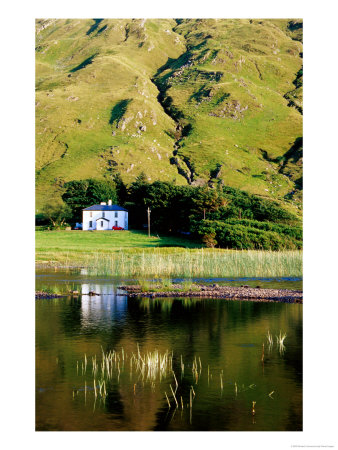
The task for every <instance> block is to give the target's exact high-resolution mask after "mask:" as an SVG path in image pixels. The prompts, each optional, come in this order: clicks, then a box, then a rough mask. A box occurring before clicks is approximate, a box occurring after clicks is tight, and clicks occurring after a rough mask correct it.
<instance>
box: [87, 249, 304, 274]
mask: <svg viewBox="0 0 338 450" xmlns="http://www.w3.org/2000/svg"><path fill="white" fill-rule="evenodd" d="M84 266H85V267H87V268H88V273H89V274H90V275H109V276H137V277H142V276H154V277H168V278H170V277H186V278H194V277H286V276H302V252H301V251H297V250H295V251H283V252H273V251H254V250H248V251H242V250H219V249H185V250H182V249H151V250H149V251H147V252H145V251H142V252H133V253H130V252H119V253H113V254H110V255H104V254H103V255H102V254H99V253H97V254H95V255H93V256H91V257H88V259H87V260H86V262H85V264H84Z"/></svg>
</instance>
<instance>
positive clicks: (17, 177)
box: [0, 0, 338, 450]
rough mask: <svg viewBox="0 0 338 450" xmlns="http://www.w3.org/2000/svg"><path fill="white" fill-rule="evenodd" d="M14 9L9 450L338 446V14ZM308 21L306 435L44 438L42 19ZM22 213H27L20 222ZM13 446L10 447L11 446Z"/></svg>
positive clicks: (306, 8)
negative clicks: (37, 26)
mask: <svg viewBox="0 0 338 450" xmlns="http://www.w3.org/2000/svg"><path fill="white" fill-rule="evenodd" d="M273 3H276V2H272V1H271V0H270V1H258V0H256V1H252V0H251V1H249V0H242V1H241V2H229V1H228V2H225V1H224V2H223V3H220V2H219V1H211V0H208V1H204V2H201V1H199V2H192V1H190V2H188V1H185V2H182V1H177V0H172V1H169V2H159V1H157V2H149V1H145V0H143V1H136V0H133V1H126V2H119V3H117V2H108V1H105V2H103V1H99V0H96V1H95V2H93V1H88V0H86V1H84V0H82V1H73V2H71V1H69V0H67V1H66V0H58V1H57V2H47V1H46V0H44V1H30V2H24V1H12V2H11V3H10V4H6V6H5V7H4V6H2V10H3V14H2V25H1V29H0V33H1V41H0V42H1V48H2V54H1V60H2V69H1V81H2V83H1V86H2V94H3V97H4V99H5V101H4V102H2V104H1V117H2V125H3V127H2V129H3V135H2V136H4V139H2V153H1V160H2V176H1V177H0V179H1V192H2V194H3V196H2V202H3V203H2V204H3V206H4V205H6V209H7V208H11V209H12V210H13V213H14V214H13V215H14V216H16V214H20V215H22V214H24V215H25V217H26V218H27V225H26V227H25V228H24V229H23V228H22V227H20V228H19V227H16V226H15V222H14V223H13V222H11V224H10V225H9V224H8V223H7V222H5V221H3V220H1V221H0V232H1V236H2V237H3V238H4V239H3V241H4V242H3V246H2V248H3V253H2V256H3V257H2V262H3V264H4V265H5V266H6V270H5V272H4V280H5V282H4V281H3V283H2V290H3V292H2V294H3V295H2V299H1V300H2V305H1V306H2V308H1V311H2V318H3V322H4V324H3V326H2V327H1V331H2V333H3V336H2V348H3V353H4V354H3V355H2V362H3V367H2V371H1V372H2V374H1V377H2V383H1V386H2V394H3V395H2V396H1V400H2V402H1V403H2V410H3V413H4V417H3V423H2V429H3V432H2V440H6V441H7V444H5V445H6V446H8V447H9V448H19V447H21V446H24V447H26V446H30V445H32V446H33V448H35V449H40V448H41V449H45V448H46V447H48V448H49V449H59V448H60V446H62V447H63V448H66V449H68V448H71V447H72V448H73V447H74V446H76V447H78V446H81V448H82V449H87V448H88V449H89V448H93V447H97V446H99V445H100V446H102V444H103V445H109V446H116V445H121V446H122V445H124V446H126V445H128V446H129V445H135V444H136V445H137V446H138V447H140V446H141V447H143V446H144V447H147V448H155V446H156V447H158V446H160V447H161V449H170V450H172V448H173V445H174V446H179V448H181V447H183V446H193V447H197V448H206V447H210V446H211V445H215V446H217V447H220V448H230V449H231V450H232V449H237V448H238V449H242V448H250V449H252V448H257V449H265V448H267V449H285V448H290V447H291V446H292V445H300V446H324V445H334V444H335V442H336V433H335V427H336V420H335V417H336V413H335V412H336V407H337V402H336V400H335V397H334V395H335V391H336V384H337V382H336V374H337V371H335V370H334V366H333V358H334V354H335V353H336V352H337V350H336V347H337V344H336V341H335V340H334V337H335V336H334V334H333V331H334V330H335V326H336V324H335V322H336V314H335V313H336V302H337V301H338V297H337V293H336V292H335V291H336V288H335V284H334V283H335V279H336V277H337V275H336V273H337V269H338V268H337V262H336V254H337V238H336V235H337V219H336V218H335V216H336V215H335V212H336V204H337V202H336V201H335V198H333V194H335V193H336V183H335V181H336V178H337V177H336V176H335V175H336V171H337V168H338V165H337V152H338V149H337V145H336V139H335V131H336V128H337V126H336V121H337V113H336V108H337V105H338V102H337V87H336V70H335V69H336V66H337V62H336V59H337V57H336V45H335V43H336V42H337V38H336V15H335V14H334V10H333V5H334V2H330V1H327V0H324V1H321V2H320V3H318V2H313V1H311V0H309V1H295V0H293V1H289V0H287V1H283V2H278V3H282V4H281V5H279V4H278V6H276V5H273ZM131 16H132V17H160V18H162V17H221V18H234V17H235V18H239V17H250V18H251V17H252V18H264V17H265V18H268V17H290V18H303V19H304V27H305V49H304V59H305V63H304V64H305V65H304V68H305V70H304V73H305V76H304V79H305V102H304V103H305V106H304V110H305V116H304V124H305V139H304V143H305V183H304V186H305V252H304V255H305V256H304V262H305V282H304V288H305V291H304V292H305V302H304V338H305V339H304V350H305V351H304V356H305V364H304V431H303V432H300V433H290V432H283V433H280V432H274V433H267V432H264V433H250V432H246V433H238V432H232V433H230V432H228V433H226V432H223V433H215V432H207V433H166V434H165V436H164V435H163V433H114V434H112V433H93V432H90V433H61V432H59V433H41V432H40V433H35V432H34V421H35V419H34V409H33V408H34V406H33V405H34V298H33V295H32V293H33V290H34V228H33V224H34V175H33V174H34V20H35V18H41V17H43V18H44V17H57V18H59V17H67V18H68V17H70V18H71V17H76V18H77V17H83V18H85V17H112V18H119V17H131ZM15 209H19V211H20V212H19V211H18V212H16V211H15ZM4 448H7V447H4Z"/></svg>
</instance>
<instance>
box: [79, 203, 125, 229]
mask: <svg viewBox="0 0 338 450" xmlns="http://www.w3.org/2000/svg"><path fill="white" fill-rule="evenodd" d="M113 227H121V228H124V229H125V230H128V211H127V210H126V209H124V208H122V207H121V206H118V205H112V202H111V200H108V205H107V204H106V203H105V202H101V204H100V205H93V206H89V208H85V209H84V210H83V211H82V229H83V230H112V229H113Z"/></svg>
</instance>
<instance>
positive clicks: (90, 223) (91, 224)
mask: <svg viewBox="0 0 338 450" xmlns="http://www.w3.org/2000/svg"><path fill="white" fill-rule="evenodd" d="M92 226H93V222H92V221H91V220H90V221H89V228H91V227H92Z"/></svg>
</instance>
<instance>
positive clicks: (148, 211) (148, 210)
mask: <svg viewBox="0 0 338 450" xmlns="http://www.w3.org/2000/svg"><path fill="white" fill-rule="evenodd" d="M147 213H148V237H150V208H149V206H148V209H147Z"/></svg>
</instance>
